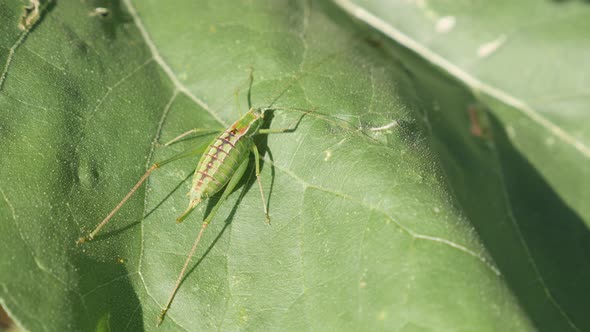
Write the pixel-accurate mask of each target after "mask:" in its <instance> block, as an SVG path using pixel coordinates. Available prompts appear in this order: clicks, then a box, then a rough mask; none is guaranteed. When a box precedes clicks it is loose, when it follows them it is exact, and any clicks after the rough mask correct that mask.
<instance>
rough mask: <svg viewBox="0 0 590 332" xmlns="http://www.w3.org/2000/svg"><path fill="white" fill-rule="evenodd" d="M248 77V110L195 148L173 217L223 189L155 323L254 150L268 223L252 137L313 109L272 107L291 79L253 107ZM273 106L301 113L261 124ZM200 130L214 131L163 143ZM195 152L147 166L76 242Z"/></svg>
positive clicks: (257, 169)
mask: <svg viewBox="0 0 590 332" xmlns="http://www.w3.org/2000/svg"><path fill="white" fill-rule="evenodd" d="M249 78H250V84H249V88H248V106H249V107H250V109H249V110H248V112H246V113H245V114H244V115H243V116H242V117H241V118H240V119H238V120H237V121H236V122H234V123H233V124H232V125H231V126H230V127H229V128H227V129H226V130H224V131H222V132H221V133H220V134H218V135H217V136H216V137H215V139H214V140H213V141H212V142H211V143H210V144H209V145H208V146H207V147H206V148H205V149H204V150H202V151H198V152H202V155H201V157H200V160H199V163H198V164H197V167H196V169H195V171H194V175H193V181H192V185H191V189H190V191H189V193H188V196H189V206H188V208H187V209H186V210H185V211H184V213H183V214H182V215H181V216H180V217H178V218H177V219H176V222H177V223H180V222H182V221H184V219H186V218H187V217H188V215H189V214H190V213H191V212H192V211H193V210H194V209H195V208H196V207H197V206H198V205H199V203H201V202H202V201H204V200H206V199H207V198H209V197H211V196H213V195H215V194H217V193H218V192H220V191H221V190H222V189H224V190H223V192H222V194H221V197H220V199H219V200H218V201H217V203H216V204H215V205H214V206H213V208H212V209H211V211H210V213H209V214H208V215H207V216H206V218H205V220H204V221H203V223H202V226H201V229H200V231H199V233H198V235H197V237H196V238H195V241H194V243H193V246H192V248H191V250H190V252H189V254H188V256H187V258H186V260H185V262H184V265H183V267H182V269H181V272H180V274H179V275H178V278H177V280H176V284H175V286H174V289H173V290H172V292H171V294H170V297H169V299H168V301H167V303H166V305H165V306H164V308H163V309H162V311H161V312H160V315H159V316H158V322H157V325H158V326H159V325H160V324H161V323H162V321H163V319H164V317H165V315H166V312H167V311H168V310H169V308H170V306H171V304H172V301H173V299H174V296H175V295H176V292H177V291H178V289H179V287H180V284H181V283H182V280H183V278H184V276H185V273H186V270H187V268H188V265H189V263H190V261H191V258H192V256H193V255H194V253H195V250H196V248H197V246H198V244H199V242H200V240H201V237H202V235H203V233H204V231H205V229H206V228H207V226H208V225H209V223H210V222H211V220H212V219H213V218H214V217H215V215H216V213H217V210H218V209H219V207H220V206H221V204H223V202H224V201H225V200H226V199H227V196H228V195H229V194H230V193H231V192H232V191H233V190H234V189H235V187H236V186H237V185H238V183H239V182H240V180H241V179H242V178H243V176H244V174H245V173H246V170H247V168H248V164H249V157H250V153H253V154H254V162H255V172H256V180H257V182H258V189H259V190H260V197H261V199H262V205H263V208H264V215H265V218H266V222H267V223H270V216H269V213H268V208H267V204H266V200H265V196H264V192H263V189H262V183H261V181H260V153H259V150H258V147H257V146H256V144H255V142H254V137H255V136H257V135H267V134H273V133H285V132H292V131H295V130H296V129H297V126H298V125H299V123H300V122H301V120H302V119H303V117H304V116H305V115H306V114H309V113H310V112H313V111H312V110H301V109H296V108H293V109H286V108H272V105H273V104H274V103H275V102H276V101H277V100H278V98H279V97H280V96H281V95H282V94H284V93H285V92H286V91H287V90H288V88H289V86H290V85H292V84H293V82H290V83H289V85H287V87H286V88H284V89H283V91H282V92H280V93H279V95H278V96H277V97H276V98H274V100H273V101H272V102H271V104H269V106H267V107H263V108H255V107H252V105H251V100H250V93H251V89H252V82H253V73H252V70H251V71H250V77H249ZM299 78H301V76H300V77H298V78H296V79H299ZM274 110H295V111H299V112H302V113H303V114H302V116H301V117H299V119H298V121H297V122H296V123H295V124H294V126H292V127H291V128H283V129H268V128H262V126H263V123H264V121H265V117H264V116H265V113H267V112H270V111H274ZM203 132H209V133H216V132H217V131H212V130H203V129H192V130H189V131H187V132H185V133H183V134H181V135H179V136H177V137H176V138H174V139H172V140H171V141H169V142H168V143H166V144H165V146H167V145H170V144H173V143H175V142H177V141H179V140H181V139H182V138H184V137H186V136H188V135H191V134H196V133H203ZM197 150H201V149H197ZM195 154H197V151H195V150H191V151H187V152H184V153H181V154H179V155H177V156H174V157H172V158H170V159H166V160H164V161H161V162H158V163H155V164H153V165H152V166H151V167H149V168H148V169H147V171H146V172H145V174H144V175H143V176H142V177H141V178H140V180H139V181H138V182H137V183H136V184H135V186H133V188H132V189H131V190H130V191H129V192H128V193H127V195H125V197H124V198H123V199H122V200H121V201H120V202H119V204H117V206H116V207H115V208H114V209H113V210H112V211H111V212H110V213H109V214H108V215H107V216H106V217H105V218H104V219H103V220H102V221H101V222H100V223H99V224H98V225H97V226H96V227H95V228H94V230H93V231H92V232H90V233H89V234H88V235H87V236H82V237H80V238H79V239H78V241H76V244H78V245H80V244H83V243H85V242H88V241H91V240H92V239H94V237H95V236H96V235H97V234H98V233H99V232H100V230H101V229H102V228H103V227H104V226H105V225H106V224H107V223H108V222H109V221H110V220H111V219H112V217H113V216H114V215H115V214H116V213H117V211H118V210H119V209H120V208H121V207H122V206H123V205H124V204H125V202H126V201H127V200H128V199H129V198H130V197H131V196H132V195H133V194H134V193H135V192H136V191H137V189H139V187H140V186H141V185H142V184H143V183H144V182H145V181H146V180H147V178H148V177H149V176H150V174H151V173H152V172H153V171H155V170H156V169H158V168H160V167H162V166H164V165H165V164H168V163H171V162H173V161H176V160H178V159H181V158H184V157H188V156H192V155H195Z"/></svg>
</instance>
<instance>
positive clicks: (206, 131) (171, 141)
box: [164, 128, 223, 146]
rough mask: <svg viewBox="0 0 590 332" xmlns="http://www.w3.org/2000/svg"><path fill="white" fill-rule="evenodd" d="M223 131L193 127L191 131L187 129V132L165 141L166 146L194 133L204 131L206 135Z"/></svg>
mask: <svg viewBox="0 0 590 332" xmlns="http://www.w3.org/2000/svg"><path fill="white" fill-rule="evenodd" d="M221 131H223V130H215V129H203V128H193V129H191V130H189V131H186V132H184V133H182V134H180V135H178V136H176V137H174V138H173V139H171V140H170V141H168V142H166V143H164V146H169V145H171V144H174V143H176V142H178V141H180V140H181V139H183V138H185V137H187V136H189V135H192V134H198V133H204V134H205V135H208V134H217V133H219V132H221Z"/></svg>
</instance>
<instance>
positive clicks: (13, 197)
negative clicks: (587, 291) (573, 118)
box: [0, 1, 588, 331]
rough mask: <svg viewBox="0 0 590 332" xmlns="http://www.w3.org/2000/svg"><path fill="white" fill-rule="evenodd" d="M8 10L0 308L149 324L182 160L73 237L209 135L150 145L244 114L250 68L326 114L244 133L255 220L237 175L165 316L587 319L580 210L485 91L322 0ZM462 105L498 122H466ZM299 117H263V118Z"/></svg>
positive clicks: (55, 326)
mask: <svg viewBox="0 0 590 332" xmlns="http://www.w3.org/2000/svg"><path fill="white" fill-rule="evenodd" d="M96 7H105V8H107V9H108V11H109V14H108V16H106V17H100V16H89V15H88V14H89V13H92V12H93V11H94V10H95V8H96ZM21 13H22V4H21V3H20V2H17V1H2V2H0V19H1V21H2V22H14V24H12V25H11V24H3V25H2V26H1V27H0V49H1V50H2V51H1V53H0V60H1V61H2V62H1V63H5V64H6V65H5V66H4V70H3V75H2V77H3V79H2V81H1V82H2V83H0V109H2V110H3V111H2V112H1V113H0V126H1V128H0V129H1V130H0V135H1V136H0V139H1V140H2V144H1V145H0V146H1V147H0V149H2V153H1V154H0V158H1V162H0V164H1V165H2V166H3V167H2V168H0V194H1V195H2V199H1V200H0V216H1V220H2V222H1V223H0V227H1V228H0V248H1V249H2V251H3V252H7V253H9V254H8V255H3V256H2V259H1V260H0V301H2V303H3V305H4V306H5V307H6V308H7V309H8V311H9V312H10V313H11V315H12V317H13V318H15V319H16V320H17V321H18V323H19V325H21V326H22V327H24V328H26V329H30V330H35V331H36V330H50V331H53V330H64V329H67V330H104V329H108V328H110V329H113V330H121V329H127V330H142V329H145V330H152V329H154V325H155V320H156V316H157V314H158V312H159V310H160V307H161V306H162V305H163V304H164V303H165V301H166V299H167V296H168V294H169V292H170V290H171V288H172V287H173V284H174V281H175V278H176V275H177V273H178V272H179V270H180V267H181V265H182V262H183V260H184V258H185V255H186V253H187V251H188V249H189V248H190V245H191V244H192V242H193V240H194V237H195V235H196V233H197V231H198V228H199V222H200V221H201V220H202V218H203V215H204V213H205V212H206V210H207V209H209V208H211V203H209V204H203V209H202V210H201V211H197V212H195V213H194V214H193V215H191V217H190V218H189V220H187V221H186V222H185V223H183V224H181V225H176V224H175V223H174V222H173V220H174V219H175V218H176V217H177V216H178V215H179V214H180V213H181V212H182V211H183V210H184V208H185V207H186V204H187V199H186V196H185V195H184V193H185V192H186V191H187V190H188V187H189V182H190V181H188V180H187V178H189V177H190V173H191V172H192V170H193V168H194V166H195V163H196V160H195V159H196V158H195V159H193V160H188V159H187V160H183V161H180V162H178V163H175V164H173V165H170V166H167V167H165V168H163V169H162V170H161V171H159V172H158V173H156V174H154V176H152V177H151V178H150V179H149V181H148V184H147V186H146V187H145V188H142V189H141V191H140V192H138V193H137V195H136V196H135V197H134V198H133V199H132V200H131V201H130V202H129V203H128V204H127V205H126V206H125V207H124V209H122V210H121V212H120V213H119V214H118V215H117V217H116V218H115V219H114V220H113V222H112V224H109V225H108V227H107V229H105V231H104V233H103V234H102V236H100V237H98V238H97V239H96V241H94V242H91V243H89V244H87V245H85V246H82V247H76V246H75V245H74V242H75V240H76V239H77V238H78V237H79V236H80V235H81V234H82V233H83V232H87V231H89V230H90V229H92V228H93V227H94V225H95V224H96V223H97V222H99V221H100V220H102V218H103V217H104V216H105V215H106V214H107V213H108V211H110V210H111V209H112V207H113V206H115V205H116V203H117V202H118V201H119V200H120V198H121V197H122V196H123V195H124V194H125V193H126V192H127V191H128V190H129V188H131V187H132V186H133V184H134V183H135V182H136V181H137V179H138V178H139V177H140V176H141V174H143V172H144V171H145V169H146V168H147V167H148V166H149V165H150V164H151V163H153V162H154V161H157V160H161V159H164V158H167V157H168V156H172V155H174V154H176V153H178V152H180V151H182V150H183V148H186V147H189V146H194V145H198V144H199V143H201V142H207V141H208V140H210V139H211V138H210V137H199V138H197V139H192V140H186V141H183V142H182V143H180V144H176V145H174V146H172V147H170V148H162V147H160V146H159V145H158V144H157V143H158V142H164V141H167V140H168V139H170V138H172V137H174V136H176V135H178V134H179V133H181V132H183V131H186V130H188V129H190V128H192V127H201V128H220V127H221V128H223V127H225V126H227V125H228V124H229V123H231V122H232V121H234V120H235V119H237V117H238V116H239V111H238V109H240V108H241V110H242V111H245V109H246V107H247V106H246V95H245V87H246V84H245V83H246V82H247V77H248V72H249V69H248V68H249V67H250V66H252V67H253V68H254V74H255V82H254V86H253V90H252V100H253V103H254V104H255V105H268V104H269V103H271V101H272V100H273V99H275V98H276V97H279V98H278V100H277V102H276V104H275V106H277V107H299V108H307V109H309V108H314V109H317V110H318V112H321V113H323V114H328V115H329V117H327V118H323V117H319V116H312V115H310V116H307V117H305V118H304V119H303V121H302V123H301V125H300V127H299V128H298V129H297V131H295V132H294V133H291V134H285V135H274V136H271V137H269V138H268V139H262V140H261V141H260V142H259V144H260V145H261V146H263V147H264V148H265V157H264V158H265V162H264V165H263V185H264V187H265V189H266V193H267V195H268V197H269V205H270V213H271V216H272V218H273V221H272V225H271V226H268V225H265V223H264V221H263V220H264V218H263V213H262V206H261V203H260V197H259V193H258V191H257V188H256V187H255V186H252V182H253V178H252V177H251V176H250V177H249V178H247V179H245V180H244V181H243V182H242V184H241V186H240V187H239V188H238V190H236V192H235V193H234V194H232V195H231V196H230V199H229V200H228V201H227V202H225V203H224V204H223V206H222V208H221V210H220V212H219V214H218V217H217V218H216V219H215V220H214V222H213V223H212V225H211V227H209V229H208V231H207V233H206V235H205V237H204V242H203V243H204V245H203V247H201V248H200V250H199V251H198V253H197V255H196V258H195V259H194V261H193V267H192V270H191V273H190V274H189V275H188V277H187V278H186V280H185V282H184V283H183V285H182V288H181V289H180V291H179V293H178V295H177V297H176V299H175V301H174V303H173V305H172V308H171V310H170V312H169V315H168V317H167V319H166V320H165V322H164V324H163V325H162V327H161V328H160V330H202V329H212V328H215V329H226V330H235V329H264V330H269V329H281V330H300V329H316V330H326V329H330V330H332V329H334V330H335V329H339V330H341V329H345V330H359V329H368V330H375V329H386V330H392V329H397V330H418V329H436V330H448V329H458V328H462V329H466V330H473V329H478V330H528V329H533V327H532V326H533V324H536V325H537V326H542V327H547V328H548V329H551V328H553V327H555V328H568V329H580V330H582V329H584V328H583V327H585V326H587V324H588V322H587V320H585V318H584V317H583V316H582V314H583V312H581V308H584V304H585V302H584V301H587V299H583V298H582V297H583V294H584V292H582V291H580V288H579V287H581V286H584V287H587V286H585V285H583V284H582V283H581V282H578V281H580V280H584V278H586V279H587V271H588V269H587V268H586V267H587V266H588V264H587V261H588V257H587V256H584V251H582V249H583V248H584V246H585V248H588V236H587V230H586V228H585V226H584V224H583V222H582V221H580V219H579V217H577V215H576V214H575V213H574V212H572V211H571V210H570V209H569V207H568V206H567V205H566V204H564V203H562V201H561V200H560V199H559V196H558V195H557V194H556V193H555V192H554V189H552V187H551V186H550V185H548V184H547V183H546V182H545V181H546V180H544V178H542V177H541V176H539V175H538V173H537V172H536V171H535V169H534V168H533V167H532V166H531V165H530V164H529V163H528V162H527V161H526V160H525V159H524V158H522V156H521V154H520V153H519V152H517V150H515V149H514V148H513V146H512V143H511V141H510V140H509V139H508V136H506V135H503V129H502V128H503V126H502V124H501V123H499V121H498V120H497V119H496V118H495V117H494V116H491V117H489V118H488V117H486V114H487V113H486V110H487V109H488V108H490V107H491V106H490V105H489V104H488V103H481V102H480V103H475V102H476V99H475V98H474V97H473V96H472V95H471V93H470V92H469V89H466V88H465V86H464V85H463V84H462V83H460V82H457V81H456V80H454V79H453V78H449V77H448V76H446V75H441V74H440V72H439V70H438V69H437V68H434V67H432V66H430V65H429V64H428V63H426V62H424V61H423V59H421V58H420V57H419V56H416V55H415V54H414V53H412V52H408V51H407V50H406V49H404V48H402V47H399V46H398V45H396V44H395V43H394V44H391V43H389V41H388V40H387V39H383V38H381V37H380V36H377V35H374V34H372V33H371V31H367V30H366V29H364V28H363V27H362V25H358V24H355V23H354V22H353V21H351V20H350V18H349V17H348V16H347V14H345V12H343V11H341V10H340V9H339V8H338V7H337V6H335V5H333V4H330V3H324V2H319V3H317V2H311V1H309V2H307V1H301V2H292V1H284V2H283V1H251V2H239V3H238V2H232V3H226V2H204V1H186V2H183V3H179V2H175V3H163V2H156V1H142V2H138V3H133V4H132V3H131V2H129V1H125V2H121V3H120V2H112V3H111V2H108V3H107V2H100V1H96V2H94V1H92V2H73V3H68V5H67V6H66V5H64V4H62V3H61V2H59V3H57V2H51V3H49V5H48V6H47V8H45V10H44V12H43V15H42V17H41V20H40V21H39V22H37V24H36V25H35V26H34V27H33V29H31V30H30V31H25V32H21V31H20V30H18V28H17V25H18V21H19V17H20V15H21ZM284 87H289V89H288V91H287V92H286V93H284V94H282V95H281V94H280V92H281V91H282V89H283V88H284ZM236 89H239V93H238V100H239V103H240V106H239V107H238V106H236V105H235V102H234V91H235V90H236ZM471 104H476V107H475V108H474V109H475V110H476V112H479V113H478V114H481V117H482V126H484V127H485V129H486V130H487V132H492V133H493V135H491V136H486V135H482V137H474V136H473V135H472V134H471V133H470V132H469V117H468V114H467V111H466V110H467V108H468V106H469V105H471ZM478 110H479V111H478ZM299 115H300V113H296V112H287V111H283V112H281V111H276V112H275V113H274V117H273V119H272V122H271V126H272V127H276V128H281V127H286V126H289V125H290V124H292V123H293V122H294V121H295V120H297V118H298V116H299ZM486 119H487V120H486ZM486 121H487V122H486ZM523 174H525V175H526V176H523ZM482 175H483V176H482ZM519 181H523V182H524V184H526V185H522V184H521V183H519ZM529 190H531V193H533V195H530V194H531V193H529V192H528V191H529ZM520 191H525V194H521V193H520ZM526 194H529V195H526ZM541 198H542V199H543V202H548V203H547V204H546V205H545V206H541V209H538V210H537V209H534V208H537V207H538V204H537V203H538V201H537V199H541ZM565 213H570V215H567V214H565ZM555 216H559V217H562V216H566V217H567V219H566V221H565V222H561V223H557V221H559V220H557V218H554V217H555ZM541 222H542V226H543V227H539V225H537V224H536V223H541ZM475 230H477V232H476V231H475ZM550 235H551V236H553V237H550ZM572 238H575V239H577V241H569V242H562V241H564V240H571V239H572ZM551 239H553V240H552V241H555V242H554V243H556V244H557V243H558V244H560V247H558V246H556V245H551V244H550V245H547V241H548V240H551ZM490 254H491V255H490ZM561 257H567V258H568V259H559V258H561ZM494 262H496V263H494ZM576 264H577V266H576ZM584 264H585V265H584ZM580 269H581V270H582V273H579V271H580ZM557 272H559V273H557ZM575 278H579V279H575ZM572 280H573V281H572Z"/></svg>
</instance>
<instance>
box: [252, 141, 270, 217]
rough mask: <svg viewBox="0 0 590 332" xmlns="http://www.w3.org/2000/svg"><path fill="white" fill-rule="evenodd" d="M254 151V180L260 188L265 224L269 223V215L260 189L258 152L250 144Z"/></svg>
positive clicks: (254, 146)
mask: <svg viewBox="0 0 590 332" xmlns="http://www.w3.org/2000/svg"><path fill="white" fill-rule="evenodd" d="M252 152H254V162H255V163H256V182H258V189H260V198H261V199H262V207H263V208H264V216H265V220H266V223H267V224H270V215H269V214H268V208H267V206H266V199H265V198H264V191H263V190H262V182H261V181H260V153H259V152H258V148H257V147H256V145H253V146H252Z"/></svg>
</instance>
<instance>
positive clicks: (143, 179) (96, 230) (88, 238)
mask: <svg viewBox="0 0 590 332" xmlns="http://www.w3.org/2000/svg"><path fill="white" fill-rule="evenodd" d="M159 167H160V165H159V164H153V165H152V166H151V167H150V168H148V170H147V171H146V172H145V174H143V176H142V177H141V179H139V181H137V183H136V184H135V186H133V188H132V189H131V190H130V191H129V192H128V193H127V195H125V197H123V199H122V200H121V201H120V202H119V204H117V206H115V208H114V209H113V210H112V211H111V212H110V213H109V214H108V215H107V216H106V217H105V218H104V219H103V220H102V221H101V222H100V224H98V226H96V228H95V229H94V230H93V231H92V232H91V233H90V234H88V236H82V237H81V238H79V239H78V241H76V244H77V245H80V244H82V243H84V242H87V241H91V240H92V239H94V237H95V236H96V234H98V232H99V231H100V229H101V228H103V227H104V225H106V224H107V223H108V222H109V221H110V220H111V218H112V217H113V216H114V215H115V213H117V211H119V209H120V208H121V207H122V206H123V205H124V204H125V202H127V200H128V199H129V198H130V197H131V196H133V194H134V193H135V192H136V191H137V189H139V187H140V186H141V185H142V184H143V183H144V182H145V180H147V178H148V177H149V176H150V174H152V172H153V171H154V170H156V169H158V168H159Z"/></svg>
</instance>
